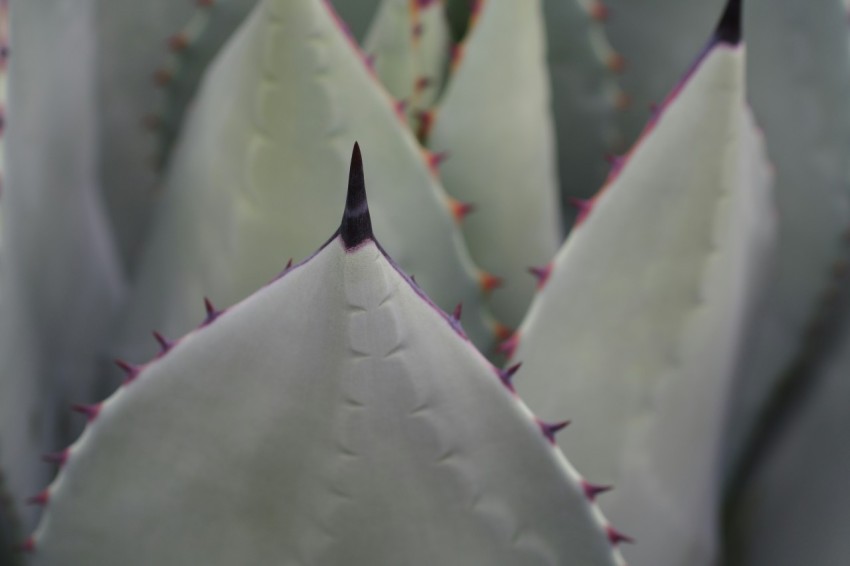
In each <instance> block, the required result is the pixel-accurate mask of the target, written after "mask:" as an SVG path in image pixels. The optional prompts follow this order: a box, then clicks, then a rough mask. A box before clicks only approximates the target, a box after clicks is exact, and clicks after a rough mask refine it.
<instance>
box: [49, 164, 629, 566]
mask: <svg viewBox="0 0 850 566" xmlns="http://www.w3.org/2000/svg"><path fill="white" fill-rule="evenodd" d="M357 158H358V159H359V154H357ZM352 171H353V173H354V174H353V175H352V179H353V181H354V182H353V183H352V185H351V186H352V187H353V190H352V191H351V192H350V193H349V199H348V207H347V209H346V213H345V217H344V218H345V219H344V220H343V225H342V227H341V229H340V231H339V232H337V234H335V236H334V237H333V238H331V240H330V241H329V242H328V243H327V244H326V245H325V246H324V247H323V248H322V249H321V250H320V251H319V252H318V253H317V254H316V255H314V256H312V257H311V258H310V259H309V260H308V261H306V262H305V263H303V264H301V265H298V266H296V267H294V268H292V269H290V270H289V271H288V272H287V273H286V274H285V275H284V276H282V277H281V278H280V279H278V280H277V281H275V282H273V283H271V284H270V285H268V286H266V287H265V288H263V289H261V290H260V291H259V292H257V293H256V294H254V295H252V296H251V297H249V298H248V299H246V300H245V301H243V302H241V303H240V304H238V305H236V306H234V307H233V308H231V309H229V310H227V311H226V312H223V313H221V314H219V315H218V317H217V318H215V320H213V321H211V322H209V323H208V324H205V325H204V326H202V327H201V328H199V329H197V330H196V331H194V332H192V333H190V334H189V335H187V336H186V337H184V338H183V339H181V340H180V341H179V342H178V343H176V344H175V345H173V346H172V347H171V348H170V350H168V351H167V352H166V353H164V354H163V355H161V356H159V357H158V358H156V359H155V360H153V361H151V362H150V363H148V364H146V365H145V366H144V367H143V368H140V371H139V373H138V375H136V377H135V378H134V379H133V380H132V381H130V382H129V383H127V384H126V385H125V386H124V387H122V388H121V389H120V390H119V391H118V392H117V393H116V394H115V395H113V396H112V397H111V398H110V399H108V400H107V401H106V402H105V403H103V404H102V405H100V406H99V407H98V409H97V412H96V416H94V418H93V420H92V422H91V424H90V426H89V427H88V428H87V430H86V432H85V433H84V434H83V436H82V437H81V438H80V439H79V441H78V442H77V443H75V444H74V445H73V447H72V448H71V450H70V457H69V460H68V463H67V464H66V466H65V468H64V469H63V470H62V472H61V473H60V475H59V477H58V479H57V480H56V481H55V482H54V483H53V484H52V485H51V487H50V489H49V494H50V501H49V504H48V509H47V513H46V516H45V519H44V521H43V522H42V523H41V525H40V526H39V529H38V530H37V532H36V534H35V537H34V539H33V540H34V543H33V545H34V548H35V551H34V555H33V558H34V561H33V563H34V564H35V565H36V566H38V565H45V566H47V565H54V564H57V563H62V564H67V565H70V566H73V565H86V566H99V565H113V564H122V565H125V566H134V565H142V564H144V565H149V564H158V565H163V566H168V565H175V566H177V565H180V566H183V565H185V564H204V565H209V566H216V565H232V564H291V563H300V564H321V565H323V566H334V565H346V566H355V565H363V566H367V565H368V566H375V565H396V564H406V565H411V566H419V565H422V566H424V565H428V566H432V565H434V564H440V565H447V566H448V565H458V566H460V565H469V564H488V565H493V566H500V565H505V566H507V565H516V564H523V565H529V566H532V565H541V566H543V565H546V566H555V565H562V564H581V565H586V566H593V565H614V564H622V560H621V558H620V557H619V554H618V553H617V551H616V550H615V549H614V547H613V546H612V545H611V543H610V542H609V540H608V536H607V535H606V530H605V523H604V519H603V518H602V516H601V514H600V513H599V511H598V509H597V508H596V507H595V506H594V505H592V504H591V503H590V502H589V499H588V497H587V495H586V494H585V492H584V489H583V487H582V483H581V480H580V478H579V477H578V476H577V474H576V473H575V472H574V470H573V469H572V468H571V467H570V465H569V464H568V463H567V461H566V460H565V459H564V457H563V455H562V454H561V453H560V452H559V451H558V450H557V449H556V448H555V447H554V446H553V444H552V443H550V442H549V441H548V440H547V439H546V438H545V437H544V435H543V434H542V433H541V426H540V424H539V423H538V422H537V421H536V420H535V419H534V417H533V416H532V415H531V414H530V413H529V411H528V409H527V408H526V407H525V406H524V405H523V404H522V403H521V402H519V401H518V399H517V398H516V396H515V395H514V394H513V393H512V392H511V391H510V390H509V389H508V388H507V387H505V386H504V385H503V383H502V381H501V380H500V378H499V373H498V371H497V370H496V369H495V368H494V367H493V366H491V365H490V364H489V363H488V362H487V361H486V360H485V359H484V358H483V357H482V356H481V355H480V354H479V353H478V352H477V351H476V350H475V349H474V348H473V347H472V345H471V344H470V343H469V342H468V340H466V339H465V338H464V337H463V336H462V335H461V334H459V332H458V330H457V329H456V328H455V325H454V323H453V322H452V321H451V319H449V318H448V317H447V316H446V315H445V314H443V313H442V312H440V311H439V310H438V309H436V308H435V307H434V306H433V304H432V303H430V301H429V300H428V299H427V298H426V297H425V296H424V295H423V294H422V292H421V291H420V290H419V288H418V287H416V286H415V285H414V284H413V283H412V282H411V280H410V279H409V278H408V277H407V276H406V275H403V274H402V273H401V272H400V271H399V270H398V268H397V267H396V266H395V264H394V263H393V262H392V261H391V260H390V259H389V258H388V257H387V256H385V255H384V253H383V251H382V249H381V248H380V247H379V246H378V245H377V244H376V243H375V241H374V240H373V239H372V238H371V230H367V229H365V228H364V226H366V225H367V224H365V223H367V222H368V208H367V205H366V203H365V195H364V194H363V193H362V185H358V183H357V181H356V177H357V168H356V166H355V167H353V168H352ZM361 174H362V173H361ZM358 187H359V188H358Z"/></svg>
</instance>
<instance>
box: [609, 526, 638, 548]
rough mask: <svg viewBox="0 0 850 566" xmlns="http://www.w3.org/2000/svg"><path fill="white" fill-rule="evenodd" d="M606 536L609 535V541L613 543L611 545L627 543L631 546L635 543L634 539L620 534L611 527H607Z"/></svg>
mask: <svg viewBox="0 0 850 566" xmlns="http://www.w3.org/2000/svg"><path fill="white" fill-rule="evenodd" d="M605 534H607V535H608V540H610V541H611V544H613V545H615V546H616V545H618V544H620V543H621V542H627V543H629V544H632V543H634V542H635V541H634V539H633V538H632V537H630V536H626V535H624V534H623V533H621V532H619V531H618V530H616V529H615V528H614V527H612V526H610V525H609V526H607V527H605Z"/></svg>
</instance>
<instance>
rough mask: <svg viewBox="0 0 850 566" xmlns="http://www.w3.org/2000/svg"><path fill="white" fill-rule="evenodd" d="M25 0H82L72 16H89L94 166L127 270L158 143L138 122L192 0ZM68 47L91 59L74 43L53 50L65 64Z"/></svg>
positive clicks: (147, 212)
mask: <svg viewBox="0 0 850 566" xmlns="http://www.w3.org/2000/svg"><path fill="white" fill-rule="evenodd" d="M24 3H27V4H29V3H33V4H40V5H42V6H43V8H46V7H47V6H51V5H55V6H59V5H64V4H80V3H82V4H84V5H85V9H84V11H81V12H80V15H77V16H76V17H77V18H78V19H83V18H84V17H85V18H88V19H89V21H90V23H91V29H89V30H88V33H87V34H86V35H84V36H81V37H80V40H81V42H92V43H94V44H95V45H93V46H87V47H86V50H87V52H89V51H90V52H93V53H96V54H97V57H94V58H93V60H94V62H95V65H96V69H94V70H92V72H91V75H89V76H90V78H91V80H92V81H94V84H95V85H96V86H95V88H94V89H93V92H92V93H91V96H92V99H93V100H96V101H97V104H98V110H99V114H98V119H97V120H95V121H94V123H95V124H97V131H96V134H97V135H98V136H99V137H100V139H101V140H102V142H103V143H102V144H101V145H100V146H99V150H100V152H101V153H100V159H99V162H98V164H97V170H95V171H94V173H95V174H98V175H99V176H100V178H101V180H102V187H101V189H102V194H103V200H104V205H105V207H106V210H107V214H108V218H109V219H110V220H111V223H112V227H113V229H114V231H115V239H116V242H117V247H118V250H119V251H120V254H121V257H122V259H123V261H124V268H125V270H126V271H130V270H132V268H133V266H134V264H135V260H136V258H137V256H138V254H139V252H140V251H141V248H142V243H143V242H144V239H145V236H146V234H147V230H148V224H149V221H150V218H151V213H152V211H153V207H154V203H155V202H156V196H157V190H156V188H157V180H158V176H157V168H156V167H155V163H156V161H157V156H156V143H155V142H154V140H153V139H152V138H151V136H150V134H149V133H148V131H147V130H146V129H145V127H144V124H143V122H144V119H145V117H146V116H148V115H149V114H150V112H151V111H152V110H153V108H152V105H151V101H152V100H154V99H155V94H156V91H155V86H154V81H155V80H156V75H157V70H158V69H160V66H161V64H162V60H163V56H164V55H165V53H166V48H167V40H168V38H169V37H171V36H172V35H173V34H174V32H175V31H176V30H178V29H180V26H182V25H183V24H184V23H185V22H186V21H188V19H189V16H190V15H191V13H192V11H193V9H194V4H195V3H194V2H192V1H190V0H145V1H143V2H139V1H137V0H85V1H83V2H80V1H79V0H77V2H76V3H75V2H68V1H63V0H48V1H39V2H24ZM72 16H73V14H72ZM39 27H40V26H39ZM19 29H21V30H23V29H24V28H19ZM33 29H34V30H35V31H36V33H41V32H39V31H38V30H37V29H36V28H33ZM47 45H51V43H50V42H48V43H47ZM67 53H73V54H74V56H73V57H71V60H72V61H74V63H75V64H79V65H80V66H81V67H85V66H87V65H90V64H91V60H92V58H86V57H83V55H82V52H81V51H79V48H78V49H77V51H73V50H72V51H67V52H66V57H57V59H56V61H64V62H65V66H66V67H69V65H68V63H67V59H68V58H69V57H67ZM58 80H61V79H58Z"/></svg>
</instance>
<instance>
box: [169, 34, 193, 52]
mask: <svg viewBox="0 0 850 566" xmlns="http://www.w3.org/2000/svg"><path fill="white" fill-rule="evenodd" d="M187 47H189V38H188V37H186V34H185V33H182V32H181V33H177V34H174V35H172V36H171V37H170V38H168V48H169V49H170V50H171V51H173V52H174V53H181V52H183V51H185V50H186V48H187Z"/></svg>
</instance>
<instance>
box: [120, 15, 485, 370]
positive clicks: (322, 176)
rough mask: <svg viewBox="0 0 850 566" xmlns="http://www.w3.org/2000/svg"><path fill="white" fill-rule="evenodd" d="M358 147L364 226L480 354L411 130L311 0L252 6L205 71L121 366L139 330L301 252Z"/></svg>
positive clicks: (168, 327) (441, 205)
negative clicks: (366, 187)
mask: <svg viewBox="0 0 850 566" xmlns="http://www.w3.org/2000/svg"><path fill="white" fill-rule="evenodd" d="M355 140H359V141H360V142H361V144H362V145H363V148H364V151H365V152H366V154H367V155H374V156H375V160H376V162H379V163H380V164H381V166H380V167H376V168H375V169H374V170H371V169H370V170H367V171H366V174H367V176H368V178H369V182H370V186H371V187H372V192H373V194H374V195H376V197H377V201H378V204H377V206H376V207H375V209H374V210H373V217H374V219H375V224H376V226H377V227H378V229H379V230H381V231H382V233H383V234H385V235H386V236H385V241H386V242H387V249H388V251H390V252H391V253H393V255H394V257H396V258H397V259H398V261H399V264H400V265H401V266H402V267H403V268H404V269H405V270H406V271H407V272H409V273H412V274H413V275H415V277H416V278H417V281H418V282H419V284H420V285H421V286H422V288H423V289H425V290H426V291H427V292H428V293H429V295H430V296H431V297H433V298H434V300H435V301H436V302H437V303H438V304H439V305H440V306H441V307H442V308H444V309H446V310H451V309H453V308H454V306H455V305H456V304H457V303H460V302H462V303H463V308H464V323H465V326H466V329H467V331H468V332H469V334H470V336H471V337H472V338H473V340H474V341H475V343H476V344H478V345H479V346H481V347H482V348H487V347H488V345H489V344H491V343H492V339H493V333H492V329H491V327H490V325H489V323H488V321H487V317H486V313H485V312H484V309H483V294H482V291H481V288H480V285H479V282H478V272H477V271H476V268H475V267H474V266H473V265H472V263H471V260H470V259H469V256H468V252H467V251H466V249H465V247H464V243H463V240H462V236H461V234H460V231H459V229H458V228H457V227H456V225H455V221H454V219H453V218H452V216H451V214H450V212H449V207H450V200H449V197H448V196H447V195H446V194H445V192H444V191H443V190H442V188H441V186H440V185H439V183H438V181H437V180H436V178H435V177H434V176H433V174H432V173H431V171H430V170H429V168H428V166H427V164H426V162H425V160H424V159H423V157H422V155H421V149H420V147H419V145H418V143H417V141H416V140H415V139H414V137H413V135H412V133H411V132H410V131H409V129H408V128H407V127H406V126H405V125H404V123H403V122H402V121H401V119H400V118H399V117H398V116H397V115H396V112H395V108H394V107H393V104H392V102H391V101H390V100H389V99H388V97H387V96H386V95H385V93H384V91H383V90H382V88H381V87H380V85H379V84H378V83H377V82H376V80H375V79H374V77H373V76H372V75H371V74H370V72H369V70H368V69H367V68H366V66H365V65H364V63H363V61H362V60H361V54H360V52H359V51H356V50H355V48H354V46H353V45H352V44H351V43H350V40H349V39H348V38H347V37H346V36H345V35H344V34H343V33H342V32H341V31H340V29H339V28H338V27H337V25H336V23H335V21H334V17H333V14H331V13H330V12H329V11H328V9H327V6H326V4H325V3H324V2H322V1H321V0H297V1H289V0H269V1H267V2H262V3H261V4H259V5H258V6H257V8H256V10H255V12H254V13H253V14H252V16H251V17H250V18H249V19H248V21H246V23H245V24H244V25H243V27H242V28H241V29H240V31H239V32H238V33H237V35H236V37H235V38H234V40H233V41H232V42H230V43H229V44H228V47H227V49H226V50H225V51H224V52H223V53H222V56H221V57H220V58H219V59H218V60H217V62H216V63H215V64H214V65H213V67H212V69H211V74H209V75H208V76H207V79H206V81H205V84H204V88H203V91H202V93H201V95H200V96H199V98H198V100H197V101H196V102H195V107H194V111H193V113H192V116H191V118H190V120H189V122H188V124H187V127H186V130H185V132H184V136H183V138H182V141H181V144H180V147H179V148H178V150H177V151H178V153H177V154H176V155H175V158H174V160H173V162H172V166H171V169H170V171H169V173H168V176H167V182H166V186H165V190H164V196H163V201H162V208H161V209H160V214H159V216H158V218H157V222H156V223H155V225H154V232H153V236H152V239H151V241H150V246H149V248H148V250H147V253H146V255H145V257H144V263H143V264H142V265H141V269H140V277H139V279H138V284H137V287H136V289H135V293H134V295H133V297H132V300H131V305H130V310H129V312H128V313H127V316H126V320H125V325H124V328H123V332H122V335H121V347H122V350H121V351H122V353H123V354H124V355H126V356H127V357H129V359H131V360H138V359H143V358H144V357H146V355H147V354H148V353H149V352H150V347H149V344H150V340H149V336H150V332H151V331H152V330H159V331H161V332H163V333H164V334H165V335H166V336H179V335H181V334H183V333H184V332H186V331H187V330H188V329H189V328H191V327H192V326H193V325H194V323H195V322H197V320H198V314H197V313H198V305H199V302H200V300H201V298H202V297H203V296H208V297H210V298H211V299H212V300H213V301H214V302H215V303H216V304H218V305H219V306H228V305H231V304H233V303H235V302H237V301H239V300H240V299H242V298H244V297H245V296H247V295H248V294H249V293H250V292H251V291H252V290H253V289H255V288H257V287H259V286H261V285H263V284H264V283H266V282H267V281H269V280H270V279H271V278H272V277H273V276H274V275H276V274H277V272H278V271H279V270H280V267H281V266H282V265H283V264H285V263H286V262H287V259H288V258H293V259H294V260H295V261H296V262H297V261H299V260H301V259H303V258H304V257H306V256H307V255H308V254H309V253H311V251H312V249H313V248H314V247H315V242H316V241H318V240H320V239H321V238H322V237H323V234H325V233H326V232H327V230H328V227H329V226H333V224H334V223H335V221H336V214H335V213H334V212H333V211H334V210H335V209H336V207H335V206H334V205H333V203H335V202H338V201H339V198H340V189H339V187H340V185H341V181H342V180H343V179H345V176H346V171H347V167H348V156H347V155H348V151H349V148H350V147H351V144H352V143H353V142H354V141H355Z"/></svg>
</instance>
